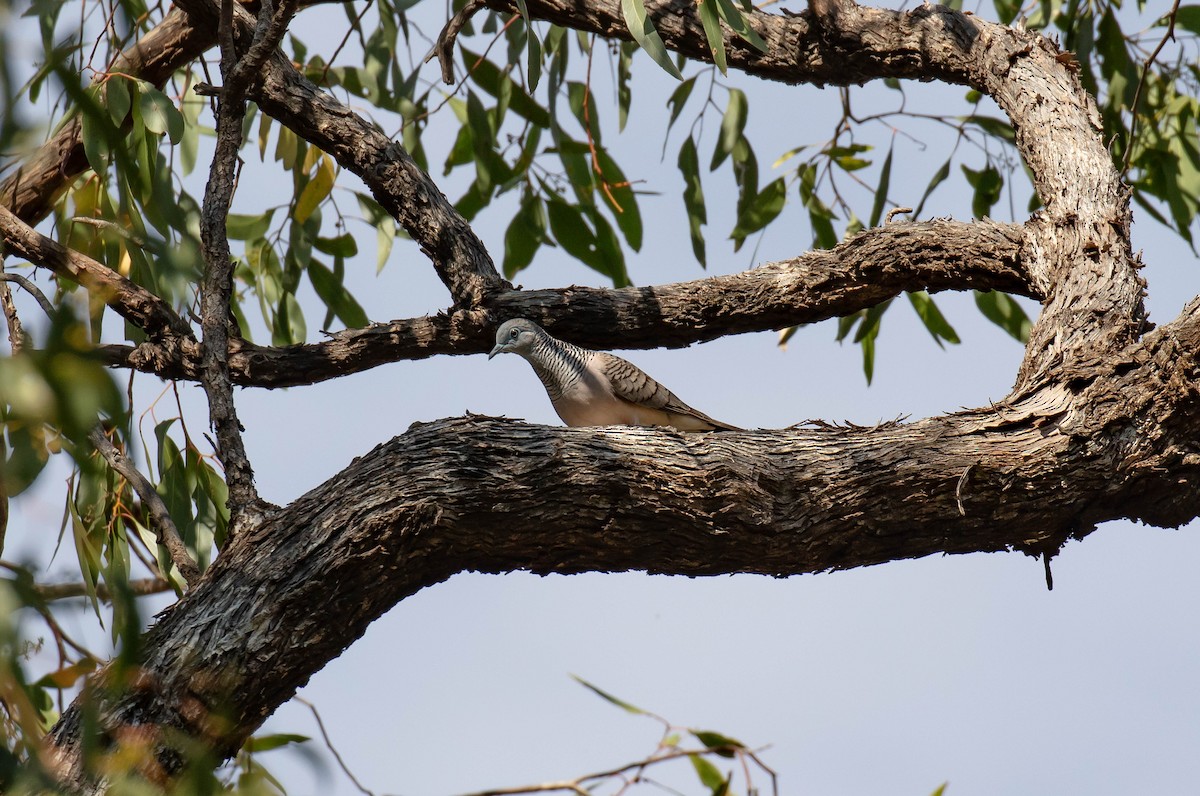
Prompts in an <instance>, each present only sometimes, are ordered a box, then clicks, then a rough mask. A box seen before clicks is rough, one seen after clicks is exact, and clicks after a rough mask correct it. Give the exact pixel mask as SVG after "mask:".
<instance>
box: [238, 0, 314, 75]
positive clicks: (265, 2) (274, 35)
mask: <svg viewBox="0 0 1200 796" xmlns="http://www.w3.org/2000/svg"><path fill="white" fill-rule="evenodd" d="M299 5H300V4H299V2H298V0H280V3H279V8H278V9H273V8H272V3H271V0H262V7H261V9H260V10H259V12H258V27H257V28H256V29H255V31H254V41H253V43H251V45H250V49H249V50H247V51H246V54H245V55H244V56H242V57H241V59H239V61H238V63H237V66H235V67H234V69H233V73H232V74H230V75H228V76H227V77H226V78H225V89H226V90H227V91H229V90H232V91H234V92H236V93H238V94H241V93H243V92H244V91H245V88H246V87H247V86H248V85H249V84H250V82H251V81H253V80H255V79H257V78H258V77H259V76H260V75H261V74H262V68H263V65H264V64H266V62H267V59H269V58H270V57H271V55H272V53H274V52H275V49H276V48H277V47H279V43H280V42H281V41H283V34H285V33H287V29H288V25H289V24H291V21H292V18H293V17H294V16H296V11H297V10H298V8H299ZM230 86H232V87H233V88H232V89H230Z"/></svg>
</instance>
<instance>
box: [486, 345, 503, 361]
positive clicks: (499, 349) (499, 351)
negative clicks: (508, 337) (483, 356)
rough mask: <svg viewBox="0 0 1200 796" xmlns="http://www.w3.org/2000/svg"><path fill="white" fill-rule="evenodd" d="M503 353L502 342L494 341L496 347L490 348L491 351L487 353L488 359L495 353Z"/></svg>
mask: <svg viewBox="0 0 1200 796" xmlns="http://www.w3.org/2000/svg"><path fill="white" fill-rule="evenodd" d="M503 353H504V344H503V343H496V347H495V348H493V349H492V353H490V354H488V359H491V358H492V357H494V356H496V354H503Z"/></svg>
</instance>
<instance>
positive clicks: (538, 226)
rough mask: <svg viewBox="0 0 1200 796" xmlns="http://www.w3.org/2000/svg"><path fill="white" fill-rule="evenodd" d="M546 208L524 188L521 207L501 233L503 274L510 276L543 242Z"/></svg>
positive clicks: (525, 263) (523, 266) (516, 271)
mask: <svg viewBox="0 0 1200 796" xmlns="http://www.w3.org/2000/svg"><path fill="white" fill-rule="evenodd" d="M546 240H547V238H546V210H545V207H544V205H543V204H542V200H541V199H539V198H538V197H537V196H534V194H533V192H532V191H529V190H526V191H525V192H524V193H523V194H522V196H521V207H520V209H518V210H517V213H516V215H514V216H513V219H512V221H510V222H509V224H508V229H507V230H505V232H504V277H505V279H512V278H513V277H515V276H516V275H517V274H518V273H519V272H520V271H522V270H524V269H525V268H527V267H528V266H529V264H530V263H531V262H533V255H534V254H535V253H536V252H537V250H538V248H539V247H540V246H541V245H542V244H543V243H545V242H546Z"/></svg>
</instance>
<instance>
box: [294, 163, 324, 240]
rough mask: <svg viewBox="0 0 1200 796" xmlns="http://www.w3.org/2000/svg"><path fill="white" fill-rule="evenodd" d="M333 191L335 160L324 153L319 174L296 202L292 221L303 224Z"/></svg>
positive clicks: (306, 186) (318, 169)
mask: <svg viewBox="0 0 1200 796" xmlns="http://www.w3.org/2000/svg"><path fill="white" fill-rule="evenodd" d="M332 191H333V158H331V157H329V155H326V154H324V153H322V154H321V162H320V165H319V166H317V173H316V174H315V175H314V176H313V178H312V179H311V180H309V182H308V184H307V185H305V186H304V189H303V190H302V191H300V198H299V199H297V200H296V209H295V210H294V211H292V219H293V220H294V221H295V222H296V223H297V224H303V223H304V222H305V221H307V220H308V217H309V216H311V215H312V214H313V212H314V211H315V210H316V209H317V207H318V206H320V204H321V202H323V201H325V199H326V197H328V196H329V194H330V193H331V192H332Z"/></svg>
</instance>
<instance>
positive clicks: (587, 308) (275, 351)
mask: <svg viewBox="0 0 1200 796" xmlns="http://www.w3.org/2000/svg"><path fill="white" fill-rule="evenodd" d="M1024 245H1025V235H1024V230H1023V229H1022V227H1019V226H1016V225H1013V224H997V223H995V222H991V221H981V222H977V223H971V224H968V223H963V222H957V221H931V222H927V223H922V224H889V225H887V226H884V227H876V228H874V229H869V230H866V231H864V232H862V233H860V234H859V235H857V236H855V237H854V238H851V239H850V240H848V241H845V242H843V243H841V244H839V245H838V246H836V247H835V248H833V249H829V250H818V251H811V252H806V253H805V254H802V255H800V256H798V257H794V258H792V259H790V260H782V261H780V262H774V263H766V264H764V265H761V266H759V267H758V268H754V269H751V270H749V271H744V272H742V273H737V274H732V275H729V276H716V277H708V278H706V279H698V280H693V281H690V282H678V283H675V284H668V285H656V286H653V287H628V288H620V289H615V290H614V289H608V288H589V287H569V288H558V289H548V290H513V291H508V292H505V293H501V294H498V295H496V296H494V297H492V298H490V299H489V300H488V301H487V303H486V305H485V309H486V312H483V313H461V312H458V313H453V314H450V315H446V314H439V315H436V316H432V317H422V318H410V319H407V320H396V321H390V322H388V323H377V324H372V325H371V326H367V327H365V328H362V329H346V330H344V331H340V332H336V333H334V334H331V335H330V339H328V340H326V341H324V342H321V343H312V344H308V345H297V346H288V347H286V348H273V347H266V346H256V345H254V344H251V343H248V342H245V341H241V340H238V341H234V343H233V347H232V350H231V353H230V356H229V366H230V369H231V374H232V378H233V380H234V382H235V383H237V384H239V385H242V386H246V387H269V388H274V387H292V386H297V385H300V384H313V383H317V382H320V381H325V380H328V379H333V378H338V377H340V376H345V375H348V374H351V373H358V372H361V371H364V370H369V369H370V368H374V367H378V366H379V365H384V364H388V363H391V362H398V361H401V360H412V359H425V358H427V357H431V356H436V355H439V354H451V355H465V354H478V353H482V352H486V351H487V350H488V349H490V348H491V346H492V344H493V343H494V342H495V341H494V340H493V339H492V335H493V334H494V333H495V326H496V324H497V323H499V322H500V321H502V320H505V319H507V318H514V317H529V318H533V319H536V320H538V321H539V322H541V323H543V324H545V325H546V326H547V328H552V329H554V330H555V333H556V334H558V335H560V336H562V337H565V338H567V339H570V340H572V341H574V342H576V343H578V344H580V345H585V346H590V347H594V348H604V349H608V348H621V349H643V348H660V347H666V348H682V347H684V346H688V345H691V344H692V343H696V342H701V341H704V340H713V339H716V338H718V337H723V336H725V335H729V334H739V333H744V332H759V331H765V330H771V329H780V328H783V327H786V326H794V325H796V324H801V323H816V322H818V321H822V320H826V319H828V318H834V317H838V316H841V315H847V314H849V313H852V312H857V311H858V310H860V309H866V308H868V307H873V306H875V305H876V304H878V303H879V302H881V301H885V300H887V299H889V298H892V297H893V296H896V295H898V294H900V293H901V292H904V291H915V290H929V291H931V292H938V291H942V290H972V289H974V290H999V291H1003V292H1005V293H1012V294H1015V295H1020V296H1029V297H1031V298H1039V296H1038V294H1037V292H1036V291H1035V290H1034V288H1033V287H1032V285H1031V284H1030V280H1029V278H1028V276H1027V274H1026V273H1025V270H1024V267H1023V265H1022V249H1023V247H1024ZM102 353H103V355H104V356H105V358H106V360H107V361H108V362H109V364H112V365H114V366H119V367H132V368H136V369H138V370H143V371H145V372H148V373H156V374H158V375H160V376H162V377H164V378H172V379H196V378H197V375H198V373H199V365H198V362H197V361H195V360H194V359H187V358H185V357H184V355H183V354H182V353H176V352H175V350H173V349H170V350H163V349H159V348H156V347H155V346H153V345H142V346H138V347H136V348H134V347H130V346H105V347H102Z"/></svg>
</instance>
